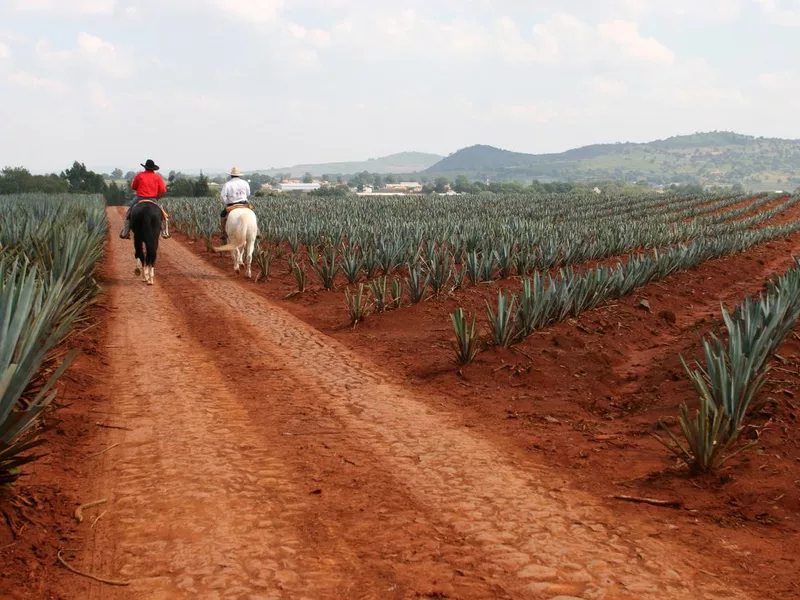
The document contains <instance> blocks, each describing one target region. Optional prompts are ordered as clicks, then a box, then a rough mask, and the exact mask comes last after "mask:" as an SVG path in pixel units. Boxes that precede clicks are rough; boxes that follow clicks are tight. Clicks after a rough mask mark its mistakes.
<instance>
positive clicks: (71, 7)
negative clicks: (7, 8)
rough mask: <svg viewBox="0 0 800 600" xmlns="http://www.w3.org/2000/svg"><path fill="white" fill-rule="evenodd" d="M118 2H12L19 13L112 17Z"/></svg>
mask: <svg viewBox="0 0 800 600" xmlns="http://www.w3.org/2000/svg"><path fill="white" fill-rule="evenodd" d="M116 4H117V2H116V0H12V1H11V9H12V10H14V11H17V12H36V11H38V12H46V13H47V14H48V15H55V14H77V15H110V14H113V13H114V8H115V7H116Z"/></svg>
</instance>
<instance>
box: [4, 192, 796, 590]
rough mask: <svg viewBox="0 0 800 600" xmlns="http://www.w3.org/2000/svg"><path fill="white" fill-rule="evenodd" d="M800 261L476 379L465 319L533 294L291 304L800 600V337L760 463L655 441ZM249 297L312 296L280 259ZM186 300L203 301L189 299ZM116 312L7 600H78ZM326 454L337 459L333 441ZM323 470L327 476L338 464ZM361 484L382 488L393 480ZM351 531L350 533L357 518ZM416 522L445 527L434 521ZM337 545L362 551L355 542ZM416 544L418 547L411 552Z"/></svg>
mask: <svg viewBox="0 0 800 600" xmlns="http://www.w3.org/2000/svg"><path fill="white" fill-rule="evenodd" d="M798 216H800V209H799V208H798V207H792V209H790V210H789V211H787V212H786V213H784V214H782V215H779V216H778V217H776V219H774V220H773V221H771V222H770V224H774V223H777V222H787V221H788V220H794V219H797V218H798ZM173 237H174V238H175V240H174V241H173V242H170V243H176V242H180V243H184V244H186V246H187V247H189V248H191V249H192V250H193V252H194V253H195V254H197V255H199V256H202V257H203V258H204V259H206V260H207V261H209V262H210V263H212V264H213V265H216V266H218V267H219V269H220V270H221V271H224V272H225V273H226V274H227V276H228V277H229V278H230V279H231V281H230V283H231V284H233V283H234V281H233V275H232V273H230V274H228V272H229V271H230V260H229V258H228V257H227V256H224V257H221V256H218V255H216V254H214V253H209V252H207V251H206V250H205V249H204V246H203V244H201V243H190V242H188V241H187V240H186V239H185V238H184V237H183V236H181V235H180V234H174V235H173ZM798 253H800V234H798V235H795V236H793V237H791V238H789V239H787V240H781V241H776V242H771V243H769V244H765V245H763V246H759V247H757V248H754V249H752V250H750V251H748V252H747V253H744V254H741V255H737V256H733V257H728V258H724V259H719V260H714V261H709V262H707V263H705V264H703V265H701V266H700V267H698V268H697V269H694V270H692V271H690V272H686V273H680V274H677V275H674V276H671V277H669V278H667V279H665V280H663V281H661V282H656V283H653V284H650V285H648V286H646V287H645V288H644V289H642V290H640V291H639V292H638V293H637V294H635V295H633V296H632V297H630V298H627V299H623V300H622V301H620V302H619V303H617V304H614V305H609V306H605V307H601V308H599V309H597V310H594V311H590V312H588V313H585V314H583V315H581V316H580V317H579V318H577V319H573V320H570V321H568V322H565V323H561V324H559V325H556V326H554V327H549V328H547V329H545V330H543V331H541V332H537V333H536V334H534V335H533V336H531V337H529V338H528V339H526V340H524V341H523V342H522V343H520V344H519V345H518V346H516V347H515V348H513V349H511V350H503V349H491V350H488V351H486V352H483V353H481V354H480V355H479V356H478V358H477V360H476V361H475V363H474V364H472V365H470V366H468V367H466V368H464V369H461V370H458V369H457V368H456V367H455V366H454V365H453V364H452V363H451V358H452V350H451V349H450V340H451V339H452V333H451V327H450V323H449V318H448V314H449V313H450V312H451V311H452V310H453V309H454V308H456V307H458V306H461V307H463V308H465V309H466V310H469V311H477V312H478V314H479V319H480V318H481V317H482V315H483V314H484V308H483V303H484V301H485V300H486V299H489V300H490V301H491V300H493V299H494V297H496V293H497V289H498V287H499V286H500V285H502V286H503V287H513V288H517V287H518V283H517V282H516V281H513V280H510V281H506V282H500V284H493V285H483V286H478V287H477V288H472V287H469V288H467V289H465V290H463V291H460V292H458V293H457V294H456V296H454V297H445V298H440V299H430V300H428V301H426V302H423V303H421V304H419V305H416V306H404V307H403V308H401V309H399V310H396V311H389V312H387V313H385V314H381V315H371V316H369V317H367V320H366V322H364V323H362V324H359V325H358V326H357V327H356V328H352V327H351V326H349V325H348V324H347V310H346V308H345V304H344V293H343V289H344V286H343V285H341V284H340V285H339V286H338V287H337V290H336V291H333V292H325V291H315V292H308V293H305V294H302V295H299V296H295V297H294V298H292V299H290V300H286V301H282V304H281V306H283V307H284V308H286V309H287V310H289V311H290V312H291V313H292V314H293V315H295V316H297V317H299V318H300V319H302V320H303V321H305V322H307V323H308V324H310V325H311V326H312V327H314V328H316V329H318V330H319V331H321V332H322V333H324V334H326V335H328V336H330V337H332V338H333V339H334V340H335V341H336V342H338V343H341V344H343V345H344V346H346V347H347V348H349V349H351V350H352V351H354V352H355V353H356V354H361V355H363V356H365V357H367V358H369V359H370V360H371V361H372V362H374V363H377V364H379V365H381V366H382V368H383V369H384V370H385V371H387V372H389V373H390V374H393V375H395V376H396V377H397V378H399V379H402V380H404V381H405V382H406V384H407V385H408V386H412V387H414V388H417V389H419V390H420V391H421V392H424V394H423V395H422V396H423V397H430V398H435V399H436V403H437V404H439V403H441V405H443V406H444V408H446V409H448V410H449V411H450V412H451V413H452V414H453V415H454V416H455V418H456V419H458V420H460V421H461V423H462V424H463V426H464V427H466V428H469V430H470V431H473V432H475V433H476V434H478V435H480V436H482V437H486V438H489V439H491V440H492V441H493V443H494V444H495V445H496V446H497V447H499V448H503V449H505V451H506V452H508V455H509V456H512V457H518V460H519V461H520V462H524V461H525V460H526V457H530V458H531V459H532V460H534V461H535V462H537V463H544V464H548V465H550V466H551V467H552V468H553V469H556V470H562V471H563V472H564V473H565V474H566V475H567V477H568V478H569V479H570V480H571V481H572V482H573V485H577V486H578V487H580V488H583V489H584V490H586V491H587V492H589V493H591V494H592V495H595V496H597V497H598V498H608V497H610V496H613V495H616V494H627V495H631V496H647V497H653V498H660V499H665V500H678V501H680V502H682V503H683V508H681V509H679V510H676V509H671V508H658V507H652V506H645V505H633V504H628V503H625V502H619V501H616V500H612V499H607V500H605V502H607V504H608V506H609V507H610V509H611V510H613V511H614V512H615V513H616V514H617V515H619V517H620V519H628V520H630V521H631V522H635V523H638V524H639V525H638V530H639V531H640V532H643V533H644V534H649V535H650V536H651V537H652V538H653V539H659V538H660V539H677V540H679V541H680V542H682V543H684V544H686V545H687V546H689V547H692V548H694V549H695V550H697V551H699V552H702V553H705V554H709V560H710V561H713V563H714V566H713V569H714V575H715V576H718V577H719V578H720V581H721V582H724V583H731V584H735V585H738V586H741V587H742V588H744V589H749V590H752V591H753V594H754V597H758V598H770V599H789V598H797V597H798V596H800V590H798V585H797V584H796V582H795V579H796V578H795V573H796V572H797V566H798V565H797V559H796V556H797V555H798V552H800V535H798V533H799V532H800V531H799V527H800V520H798V519H800V502H798V496H799V494H798V483H797V482H798V481H800V450H798V448H797V442H796V440H797V438H798V425H797V416H798V408H797V406H798V404H800V395H799V394H800V341H798V338H797V337H795V336H790V338H789V339H788V341H787V342H786V343H785V344H784V346H783V347H782V348H781V349H780V351H779V354H780V357H781V358H780V360H779V361H778V362H779V364H778V365H776V366H777V367H778V368H776V369H775V370H774V371H773V373H772V378H771V381H770V384H769V385H768V387H767V389H766V390H765V391H764V392H763V393H762V395H761V400H762V405H761V406H760V407H759V408H758V410H757V414H756V418H755V420H754V425H755V426H756V427H757V429H756V428H754V429H753V431H752V432H751V433H750V434H749V435H751V436H753V435H756V433H755V432H756V431H757V432H758V436H759V441H760V446H759V449H758V450H756V451H752V452H750V453H747V454H744V455H742V456H741V457H739V458H736V459H734V460H732V461H731V462H730V463H729V464H728V465H727V466H726V468H724V469H723V470H722V471H720V472H719V473H717V474H716V475H714V476H706V477H688V476H687V475H686V474H685V472H683V471H682V470H680V469H675V468H673V467H674V466H675V461H674V459H671V458H670V455H669V453H668V452H667V451H666V449H665V448H664V447H663V446H661V445H660V444H658V442H656V441H655V440H654V439H652V437H650V436H649V434H650V433H651V432H655V431H657V427H656V423H657V421H658V419H659V418H664V419H669V418H670V417H674V416H675V415H677V414H678V406H679V405H680V404H681V403H682V402H688V403H689V404H690V406H691V404H692V400H693V396H694V394H693V392H692V391H691V389H690V386H689V384H688V380H687V378H686V377H685V375H684V373H683V370H682V368H681V366H680V362H679V359H678V354H679V353H683V354H684V356H686V357H687V358H688V357H691V356H696V355H697V353H698V348H699V340H700V337H701V336H702V335H703V334H705V333H707V332H709V331H711V330H712V329H713V328H714V327H718V326H719V317H720V309H719V303H720V301H722V302H724V303H725V304H726V305H732V304H734V303H736V302H738V301H739V300H741V299H742V298H743V297H744V296H745V295H748V294H753V293H756V292H758V291H759V290H760V289H761V287H762V285H763V283H764V281H765V280H766V279H767V277H768V276H769V275H770V274H771V273H773V272H778V273H780V272H783V271H784V270H786V269H787V268H788V267H789V266H790V265H791V262H792V261H791V256H792V254H798ZM105 269H108V263H107V262H106V263H104V266H103V267H102V269H101V276H103V275H108V271H106V270H105ZM254 270H256V271H257V268H256V269H254ZM309 280H310V281H315V280H316V276H315V274H312V273H309ZM109 283H113V282H109ZM157 285H158V282H157ZM239 285H242V286H246V288H247V289H249V290H251V291H252V290H254V291H257V292H259V293H261V294H263V295H264V296H265V297H266V298H269V299H271V300H273V301H275V300H281V299H283V298H284V297H285V296H286V295H287V294H289V293H291V292H292V291H294V289H295V283H294V279H293V278H292V276H291V275H289V274H288V268H287V266H286V260H285V259H281V260H278V261H275V263H273V268H272V275H271V277H270V280H268V281H267V282H266V283H259V284H253V283H251V282H245V281H240V282H239ZM642 299H646V300H647V302H648V304H649V309H648V308H644V307H643V306H642V305H641V302H640V301H641V300H642ZM183 301H185V302H187V303H189V302H190V301H191V300H190V296H188V295H186V296H185V298H184V299H183ZM108 316H109V313H108V309H107V307H106V305H104V304H103V303H102V302H101V303H100V304H99V305H98V306H97V307H95V308H94V309H93V311H92V319H93V322H94V323H95V324H96V326H95V327H93V328H92V329H89V330H88V331H86V332H84V333H82V334H80V335H79V336H77V337H76V338H73V340H71V343H74V344H76V345H79V346H80V347H82V348H84V349H85V352H84V354H83V355H82V356H81V358H79V359H78V361H77V362H76V364H74V365H73V366H72V367H71V369H70V370H69V372H68V377H66V378H65V381H64V385H63V390H62V392H61V395H60V402H61V404H62V405H63V406H62V407H61V408H60V409H59V410H58V411H57V412H56V415H57V417H58V419H59V421H60V423H59V425H58V427H57V428H56V429H54V430H53V431H51V432H48V433H47V439H48V446H47V450H48V451H49V453H50V456H49V457H47V458H46V459H43V460H41V461H39V462H37V463H35V464H34V465H33V466H31V467H28V469H27V472H28V473H29V474H30V475H29V476H27V477H26V478H24V479H23V480H22V481H21V483H20V485H19V486H18V487H19V490H17V491H15V492H14V494H17V495H18V496H21V497H22V498H24V499H26V500H28V501H29V502H32V503H33V505H34V506H32V507H24V508H22V509H21V513H17V512H14V511H10V512H11V514H12V516H15V515H16V516H15V518H16V519H17V522H18V524H20V525H21V524H24V530H23V531H22V533H21V535H20V536H19V538H18V539H16V540H14V539H13V538H12V537H11V533H10V531H9V530H3V529H2V528H0V597H4V598H5V597H9V598H73V597H78V596H75V595H74V590H75V585H76V584H75V579H74V578H67V579H65V578H64V571H63V570H62V569H58V568H54V565H55V564H56V553H57V551H58V550H59V549H62V548H63V549H67V550H75V551H79V550H80V549H81V548H82V547H87V546H88V545H89V538H90V537H91V533H90V532H89V531H87V528H86V527H80V528H79V527H78V526H77V523H76V522H75V521H74V519H73V518H72V512H73V510H74V508H75V506H77V505H78V504H79V503H81V502H87V501H91V500H96V499H97V498H95V497H90V496H91V493H92V487H91V486H89V485H88V484H87V483H86V481H87V479H89V478H93V477H97V476H98V475H97V473H98V466H97V464H96V463H94V462H93V461H92V455H93V454H95V453H97V452H100V451H102V450H104V449H105V448H107V447H108V446H109V441H108V437H107V436H108V435H109V433H108V430H105V429H102V428H100V427H98V426H97V425H96V423H98V422H109V421H108V419H109V417H108V415H106V413H105V412H104V410H106V407H105V406H103V403H104V402H107V401H108V394H109V390H110V386H111V384H112V382H111V381H109V379H108V377H109V369H108V360H109V350H107V348H108V346H109V345H112V346H113V344H111V343H110V342H111V340H109V339H108V337H107V336H108V333H107V330H106V324H107V320H108ZM178 337H180V336H178ZM439 408H441V406H439ZM327 443H330V444H331V446H334V441H333V440H329V441H328V442H327ZM334 447H335V446H334ZM299 451H300V449H299V448H298V452H299ZM300 457H301V455H300V454H298V457H297V458H295V459H293V460H299V459H300ZM298 464H299V463H298ZM308 466H310V465H308ZM321 468H324V469H325V472H327V471H328V470H333V465H332V464H331V465H323V466H322V467H321ZM359 485H363V486H367V485H371V486H373V487H375V489H378V490H379V489H380V488H381V486H383V485H388V484H384V483H383V482H381V481H376V482H371V483H367V482H365V481H362V482H361V483H360V484H359ZM354 489H356V488H354ZM357 489H361V488H357ZM396 502H398V503H402V502H405V500H402V499H399V500H397V501H396ZM23 503H24V502H23ZM349 510H357V508H350V509H349ZM361 510H363V508H362V509H361ZM342 515H346V516H347V518H348V519H350V520H349V521H347V522H350V523H353V524H356V523H358V522H359V521H358V519H357V517H356V516H355V515H354V514H350V513H347V512H346V511H345V512H341V513H338V516H339V517H341V516H342ZM321 516H322V514H321ZM324 516H325V517H327V518H336V517H337V515H336V514H331V513H329V514H327V515H324ZM321 522H322V521H321ZM325 522H328V521H325ZM101 523H102V521H101ZM334 527H335V530H336V531H339V529H341V523H340V524H339V526H335V525H334ZM416 527H419V528H425V527H428V525H427V524H425V523H423V522H418V524H417V525H416ZM373 533H374V532H373ZM337 535H341V536H343V539H348V538H347V536H348V534H347V533H346V530H342V531H341V532H339V533H338V534H337ZM355 535H356V534H353V535H352V536H351V537H353V536H355ZM3 536H5V537H3ZM411 540H412V538H409V539H408V540H405V538H403V543H407V544H411ZM394 543H399V542H394ZM409 547H410V546H409ZM709 550H711V551H710V552H709ZM423 564H424V563H423ZM406 576H408V577H411V578H415V579H417V580H422V579H424V575H423V573H422V572H414V571H407V572H406ZM386 577H387V580H388V579H391V578H397V577H400V576H399V575H397V574H394V575H390V574H388V573H387V575H386ZM394 580H395V581H404V580H403V579H402V577H400V579H394ZM487 586H488V584H487ZM489 587H490V586H489ZM432 589H433V588H432ZM473 589H474V588H473ZM487 589H488V588H487ZM431 593H434V592H431ZM435 593H439V592H435ZM427 597H444V596H430V595H428V596H427ZM459 597H460V596H459Z"/></svg>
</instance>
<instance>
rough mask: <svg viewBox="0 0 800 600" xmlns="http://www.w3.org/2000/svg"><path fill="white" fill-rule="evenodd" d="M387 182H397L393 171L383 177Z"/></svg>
mask: <svg viewBox="0 0 800 600" xmlns="http://www.w3.org/2000/svg"><path fill="white" fill-rule="evenodd" d="M383 181H384V182H385V183H397V177H395V176H394V175H393V174H392V173H389V174H388V175H387V176H386V177H384V178H383Z"/></svg>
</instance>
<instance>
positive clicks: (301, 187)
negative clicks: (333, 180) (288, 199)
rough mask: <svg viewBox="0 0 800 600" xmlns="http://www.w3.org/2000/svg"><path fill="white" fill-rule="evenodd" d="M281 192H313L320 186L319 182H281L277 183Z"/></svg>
mask: <svg viewBox="0 0 800 600" xmlns="http://www.w3.org/2000/svg"><path fill="white" fill-rule="evenodd" d="M277 187H278V189H279V190H280V191H281V192H313V191H314V190H318V189H319V188H320V185H319V182H316V181H315V182H314V183H279V184H278V185H277Z"/></svg>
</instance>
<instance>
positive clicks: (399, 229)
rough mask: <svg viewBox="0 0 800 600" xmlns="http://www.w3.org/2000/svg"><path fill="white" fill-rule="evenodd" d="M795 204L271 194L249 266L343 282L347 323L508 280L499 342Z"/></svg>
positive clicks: (698, 254)
mask: <svg viewBox="0 0 800 600" xmlns="http://www.w3.org/2000/svg"><path fill="white" fill-rule="evenodd" d="M798 201H800V198H795V197H777V196H774V195H769V194H763V195H761V196H758V197H755V198H752V197H746V196H737V195H732V194H727V195H719V196H711V195H704V196H683V197H682V196H674V195H663V196H660V195H654V194H648V195H641V196H635V195H619V196H613V195H612V196H603V197H602V198H598V197H597V196H596V195H595V194H586V195H560V194H552V195H514V196H494V195H489V196H467V197H440V196H433V197H423V196H418V197H396V198H390V199H386V198H381V199H374V198H369V197H366V198H365V197H360V198H348V199H334V200H331V199H321V198H311V197H292V198H290V199H284V198H272V197H270V198H264V199H262V200H259V201H258V202H257V205H256V213H257V215H258V219H259V230H260V234H261V241H260V245H259V247H258V249H257V251H256V256H255V261H256V263H257V264H258V266H259V267H260V277H259V279H261V280H264V279H266V278H267V277H269V275H270V271H271V268H272V264H273V262H274V261H275V259H276V258H281V257H284V256H286V257H287V259H288V263H287V264H288V268H289V270H290V272H291V273H292V274H293V276H294V279H295V281H296V284H297V289H296V291H295V293H303V292H305V291H307V290H308V289H309V288H310V287H312V286H316V285H318V286H321V287H322V288H323V289H325V290H333V289H334V288H336V287H337V285H340V284H341V285H345V286H349V287H348V289H347V290H346V292H345V302H344V304H345V306H346V308H347V310H348V312H349V317H350V321H351V322H352V323H353V324H356V323H358V322H359V321H361V320H363V319H364V318H365V316H367V315H368V314H371V313H372V314H376V313H381V312H385V311H386V310H389V309H398V308H401V307H402V306H404V305H410V304H418V303H420V302H422V301H424V300H426V299H427V298H429V297H440V296H441V295H442V294H448V295H452V294H454V293H457V292H458V290H460V289H462V288H463V287H464V286H468V285H473V286H474V285H484V284H487V283H492V282H494V281H498V280H508V279H510V278H515V279H518V280H520V281H521V291H520V293H519V294H509V293H508V292H506V291H502V290H501V291H500V292H499V294H498V296H497V300H496V303H493V305H492V306H489V305H487V306H486V313H487V317H488V321H489V324H490V327H491V331H492V340H493V342H494V343H496V344H499V345H502V346H507V345H509V344H513V343H514V342H516V341H519V340H520V339H521V338H523V337H525V336H527V335H529V334H530V333H531V332H533V331H535V330H537V329H540V328H542V327H545V326H547V325H550V324H552V323H555V322H559V321H562V320H564V319H566V318H568V317H574V316H576V315H578V314H579V313H581V312H583V311H585V310H590V309H592V308H595V307H597V306H598V305H600V304H602V303H603V302H606V301H608V300H612V299H616V298H620V297H624V296H627V295H629V294H631V293H632V292H633V291H634V290H636V289H637V288H640V287H642V286H644V285H646V284H647V283H649V282H650V281H653V280H658V279H662V278H664V277H666V276H668V275H670V274H672V273H676V272H678V271H681V270H687V269H691V268H692V267H695V266H697V265H698V264H700V263H702V262H704V261H706V260H709V259H713V258H718V257H721V256H726V255H729V254H734V253H737V252H742V251H744V250H746V249H748V248H750V247H752V246H755V245H757V244H761V243H763V242H766V241H769V240H772V239H777V238H781V237H785V236H787V235H790V234H792V233H794V232H795V231H798V228H800V223H798V222H789V223H784V224H781V225H768V226H762V225H763V224H765V223H766V222H768V221H770V220H771V219H773V218H774V217H776V216H778V215H780V214H781V213H783V212H785V211H786V210H788V209H789V208H791V207H793V206H794V205H796V204H797V203H798ZM166 205H167V209H168V211H169V212H170V214H171V218H172V221H173V223H174V226H175V227H176V228H177V229H178V230H179V231H182V232H184V233H185V234H187V235H188V236H189V237H190V238H192V239H202V240H204V241H205V243H206V245H207V246H208V247H210V246H211V241H212V239H213V237H214V236H215V235H216V234H217V233H218V228H219V225H218V220H217V217H216V212H215V211H216V210H217V205H216V203H215V202H214V201H213V200H210V199H197V198H178V199H169V200H168V201H167V202H166ZM587 263H594V264H593V265H589V264H587ZM309 274H311V275H312V277H314V278H315V279H316V281H315V282H314V281H311V280H310V279H309V277H308V276H309ZM349 288H353V289H349ZM466 318H467V316H465V315H463V314H459V315H453V319H454V321H453V322H454V324H455V328H456V332H457V333H458V343H459V344H460V345H461V348H460V349H459V350H458V356H459V357H461V358H459V360H460V361H462V362H463V357H465V356H474V352H472V351H469V350H468V349H467V348H465V347H464V346H465V345H469V344H473V343H476V338H475V337H474V336H473V337H470V336H465V335H463V332H464V331H466V329H465V325H464V324H465V321H464V319H466Z"/></svg>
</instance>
